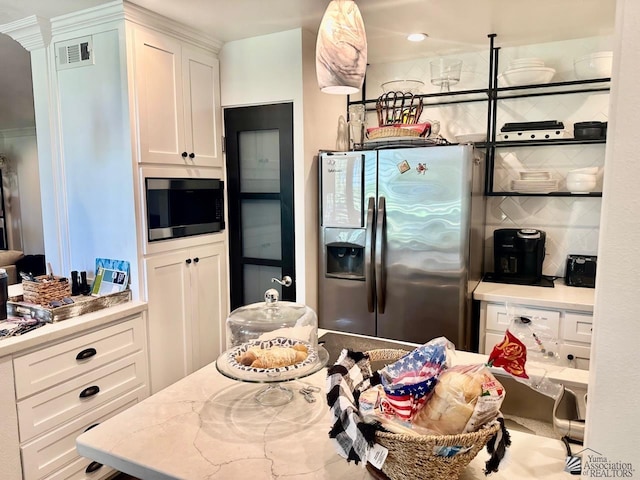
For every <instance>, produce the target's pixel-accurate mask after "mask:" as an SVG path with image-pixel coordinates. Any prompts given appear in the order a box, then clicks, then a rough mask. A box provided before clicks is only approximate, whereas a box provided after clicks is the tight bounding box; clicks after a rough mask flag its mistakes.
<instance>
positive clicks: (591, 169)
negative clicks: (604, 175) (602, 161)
mask: <svg viewBox="0 0 640 480" xmlns="http://www.w3.org/2000/svg"><path fill="white" fill-rule="evenodd" d="M598 170H600V168H598V167H586V168H576V169H575V170H570V171H569V173H588V174H590V175H597V174H598Z"/></svg>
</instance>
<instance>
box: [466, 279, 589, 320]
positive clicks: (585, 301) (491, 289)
mask: <svg viewBox="0 0 640 480" xmlns="http://www.w3.org/2000/svg"><path fill="white" fill-rule="evenodd" d="M473 298H474V299H475V300H483V301H486V302H517V303H521V304H525V305H531V306H536V307H547V308H563V309H568V310H575V311H579V312H590V313H591V312H593V303H594V298H595V289H593V288H582V287H570V286H567V285H565V283H564V281H563V279H557V280H556V281H555V286H554V288H547V287H534V286H530V285H512V284H508V283H493V282H480V283H479V284H478V286H477V287H476V289H475V290H474V291H473Z"/></svg>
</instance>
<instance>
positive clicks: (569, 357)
mask: <svg viewBox="0 0 640 480" xmlns="http://www.w3.org/2000/svg"><path fill="white" fill-rule="evenodd" d="M574 358H576V357H574V356H573V354H571V353H570V354H569V355H567V360H573V359H574Z"/></svg>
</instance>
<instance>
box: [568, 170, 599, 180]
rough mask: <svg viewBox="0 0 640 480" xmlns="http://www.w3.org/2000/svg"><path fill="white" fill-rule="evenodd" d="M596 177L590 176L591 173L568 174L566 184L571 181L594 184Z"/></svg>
mask: <svg viewBox="0 0 640 480" xmlns="http://www.w3.org/2000/svg"><path fill="white" fill-rule="evenodd" d="M596 178H597V176H596V175H594V174H592V173H580V172H578V173H574V172H569V173H567V182H569V181H573V182H595V181H596Z"/></svg>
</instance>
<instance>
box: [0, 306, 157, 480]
mask: <svg viewBox="0 0 640 480" xmlns="http://www.w3.org/2000/svg"><path fill="white" fill-rule="evenodd" d="M2 360H3V362H0V367H2V366H3V365H4V366H5V367H6V366H7V365H11V366H12V368H13V372H10V371H7V370H6V368H4V370H3V368H0V377H1V378H2V380H3V385H11V388H10V389H6V388H4V387H3V389H2V390H3V391H5V393H7V395H4V394H3V395H0V406H1V407H2V409H3V411H4V412H16V414H17V415H15V416H11V415H3V421H2V422H0V425H1V426H2V427H3V431H4V432H5V433H6V432H9V433H10V434H11V435H10V436H6V438H3V437H2V435H0V449H2V451H3V452H4V456H5V457H6V458H3V457H0V459H2V460H3V465H0V472H2V474H1V475H0V477H1V478H2V480H14V479H22V480H42V479H60V480H62V479H64V480H69V479H77V480H80V479H82V480H99V479H104V478H107V477H109V476H111V475H112V474H113V473H114V470H113V469H111V468H108V467H106V466H103V465H100V464H99V463H96V462H93V461H91V460H90V459H87V458H83V457H80V456H79V455H78V453H77V451H76V445H75V441H76V437H78V435H80V434H81V433H83V432H84V431H86V430H87V429H89V428H92V427H93V426H95V425H96V424H98V423H100V422H103V421H105V420H107V419H108V418H110V417H112V416H114V415H116V414H117V413H119V412H121V411H123V410H125V409H127V408H129V407H131V406H133V405H134V404H135V403H137V402H140V401H141V400H143V399H144V398H146V397H147V396H149V370H148V351H147V328H146V318H145V316H144V313H137V314H133V315H132V314H129V315H127V314H126V313H123V315H122V318H121V319H118V320H113V319H111V320H109V322H108V323H107V324H106V325H105V326H104V327H102V328H95V327H94V328H93V329H91V330H87V331H82V330H80V331H78V330H75V333H74V334H69V335H68V336H66V337H62V338H60V339H58V340H57V341H55V342H51V341H50V342H43V343H42V344H41V345H38V346H34V347H30V348H29V349H28V350H24V351H17V352H15V353H13V355H11V356H9V357H5V358H4V359H2ZM3 371H4V372H5V373H12V377H13V378H10V379H8V378H4V376H3V375H2V372H3ZM5 381H6V383H5ZM14 384H15V387H16V388H15V390H14V389H13V385H14ZM9 393H10V395H9ZM12 432H13V433H12ZM7 453H9V454H10V456H8V455H7ZM16 464H18V465H20V466H21V468H20V469H21V472H20V471H18V469H16V468H15V465H16ZM5 466H8V467H9V469H8V471H7V470H5V468H4V467H5Z"/></svg>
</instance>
